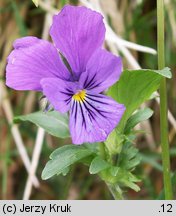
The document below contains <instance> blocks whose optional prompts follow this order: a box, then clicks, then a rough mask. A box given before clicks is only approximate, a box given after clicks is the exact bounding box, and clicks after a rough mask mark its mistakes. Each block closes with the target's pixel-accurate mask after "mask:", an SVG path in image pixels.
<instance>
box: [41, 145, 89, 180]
mask: <svg viewBox="0 0 176 216" xmlns="http://www.w3.org/2000/svg"><path fill="white" fill-rule="evenodd" d="M91 154H93V152H92V151H90V150H89V149H86V148H85V147H83V146H76V145H66V146H63V147H60V148H58V149H56V150H55V151H54V152H53V153H52V154H51V155H50V159H51V160H50V161H49V162H48V163H47V164H46V166H45V168H44V170H43V172H42V179H44V180H46V179H49V178H51V177H52V176H54V175H56V174H57V175H59V174H61V173H63V172H64V171H65V170H66V169H67V168H68V167H69V166H70V165H72V164H74V163H76V162H79V161H80V160H81V159H83V158H85V157H87V156H89V155H91Z"/></svg>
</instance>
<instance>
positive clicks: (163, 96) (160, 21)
mask: <svg viewBox="0 0 176 216" xmlns="http://www.w3.org/2000/svg"><path fill="white" fill-rule="evenodd" d="M157 31H158V39H157V41H158V69H159V70H161V69H163V68H164V67H165V55H164V2H163V0H157ZM160 122H161V129H160V130H161V147H162V163H163V176H164V191H165V199H167V200H171V199H172V198H173V195H172V185H171V176H170V156H169V141H168V122H167V90H166V78H165V77H162V79H161V84H160Z"/></svg>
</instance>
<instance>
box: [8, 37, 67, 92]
mask: <svg viewBox="0 0 176 216" xmlns="http://www.w3.org/2000/svg"><path fill="white" fill-rule="evenodd" d="M13 46H14V50H13V51H12V52H11V53H10V55H9V57H8V64H7V67H6V85H7V86H9V87H11V88H14V89H16V90H37V91H40V90H42V88H41V85H40V80H41V79H42V78H45V77H60V78H62V79H69V77H70V73H69V72H68V70H67V69H66V67H65V65H64V64H63V63H62V61H61V60H60V58H59V54H58V52H57V49H56V48H55V47H54V46H53V45H52V44H51V43H50V42H47V41H44V40H41V39H38V38H36V37H24V38H21V39H17V40H16V41H15V42H14V44H13Z"/></svg>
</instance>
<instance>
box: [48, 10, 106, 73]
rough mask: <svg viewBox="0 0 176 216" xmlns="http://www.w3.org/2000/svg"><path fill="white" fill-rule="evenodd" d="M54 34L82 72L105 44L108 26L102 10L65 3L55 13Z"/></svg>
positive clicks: (78, 70) (72, 62) (63, 51)
mask: <svg viewBox="0 0 176 216" xmlns="http://www.w3.org/2000/svg"><path fill="white" fill-rule="evenodd" d="M50 35H51V37H52V39H53V41H54V43H55V45H56V46H57V47H58V48H59V49H60V51H61V52H62V53H63V55H64V56H65V57H66V59H67V60H68V62H69V64H70V66H71V68H72V70H73V72H74V73H75V74H76V75H77V76H79V75H80V73H81V72H83V71H85V67H86V64H87V62H88V60H89V58H90V56H91V55H92V54H93V52H94V51H95V50H96V49H97V48H98V47H101V46H102V43H103V41H104V37H105V26H104V23H103V17H102V16H101V14H99V13H97V12H95V11H92V10H90V9H88V8H86V7H75V6H65V7H64V8H63V9H62V11H61V12H60V13H59V14H58V15H56V16H54V18H53V24H52V26H51V29H50Z"/></svg>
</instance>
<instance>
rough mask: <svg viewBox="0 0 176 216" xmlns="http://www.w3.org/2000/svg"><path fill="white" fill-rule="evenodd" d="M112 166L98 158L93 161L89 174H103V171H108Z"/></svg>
mask: <svg viewBox="0 0 176 216" xmlns="http://www.w3.org/2000/svg"><path fill="white" fill-rule="evenodd" d="M110 166H111V165H110V164H109V163H107V162H106V161H105V160H103V159H102V158H101V157H100V156H97V157H95V158H94V159H93V160H92V162H91V164H90V168H89V172H90V174H96V173H99V172H101V171H102V170H105V169H107V168H108V167H110Z"/></svg>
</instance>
